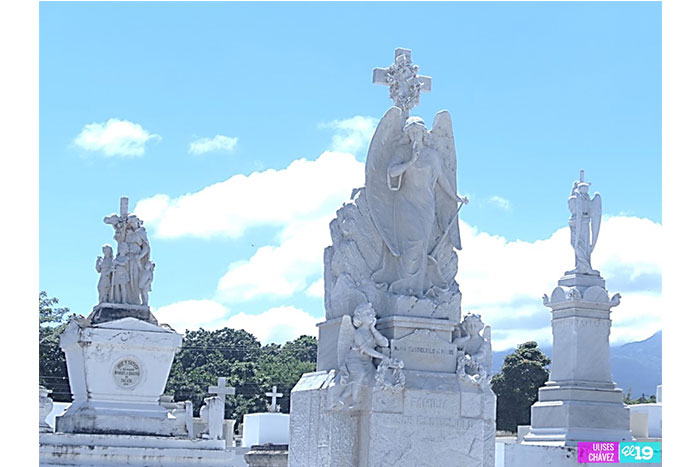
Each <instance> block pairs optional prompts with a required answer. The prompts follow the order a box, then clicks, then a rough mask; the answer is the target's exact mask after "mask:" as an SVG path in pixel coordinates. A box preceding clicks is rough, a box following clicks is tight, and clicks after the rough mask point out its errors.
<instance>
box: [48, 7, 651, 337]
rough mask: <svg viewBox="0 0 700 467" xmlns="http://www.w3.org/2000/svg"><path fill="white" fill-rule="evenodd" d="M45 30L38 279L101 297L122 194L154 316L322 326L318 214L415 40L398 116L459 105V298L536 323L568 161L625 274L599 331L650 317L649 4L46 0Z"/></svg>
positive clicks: (617, 274)
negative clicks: (146, 245)
mask: <svg viewBox="0 0 700 467" xmlns="http://www.w3.org/2000/svg"><path fill="white" fill-rule="evenodd" d="M39 34H40V36H39V39H40V50H39V53H40V56H39V65H40V75H39V96H40V104H39V105H40V116H39V124H40V141H39V149H40V166H39V170H40V172H39V177H40V211H39V221H40V226H39V227H40V231H39V232H40V233H39V240H40V273H39V280H40V287H41V289H42V290H46V291H47V292H48V293H49V294H50V295H52V296H57V297H59V298H60V300H61V304H63V305H65V306H69V307H70V308H71V310H72V311H75V312H80V313H83V314H87V313H89V312H90V310H91V308H92V306H93V305H94V304H95V303H96V299H97V295H96V288H95V286H96V283H97V274H96V272H95V271H94V261H95V257H96V256H97V255H98V254H100V247H101V245H102V244H103V243H106V242H110V241H112V231H111V228H110V227H109V226H107V225H105V224H103V223H102V218H103V217H104V216H105V215H108V214H110V213H112V212H115V211H117V210H118V203H119V197H120V196H129V198H130V199H131V205H132V207H133V206H139V207H138V208H137V212H138V213H139V215H141V216H142V217H143V218H144V219H145V220H146V227H147V229H148V232H149V238H150V241H151V245H152V249H153V259H154V261H155V262H156V264H157V267H156V271H155V280H154V284H153V293H152V296H151V297H152V299H151V304H152V306H153V307H154V309H155V310H156V314H157V316H158V317H159V319H161V320H162V321H165V322H170V323H171V324H173V325H175V326H176V328H178V330H180V331H183V330H184V327H190V328H191V327H194V326H199V325H203V326H209V327H216V326H218V325H224V324H225V325H233V326H243V327H247V328H249V330H251V331H252V332H255V333H256V334H257V335H258V336H259V337H260V338H261V339H263V340H285V339H286V338H289V337H293V334H294V333H298V332H302V331H303V330H306V329H309V327H310V326H311V331H310V332H313V328H312V324H310V323H313V322H315V321H320V320H321V319H322V317H323V302H322V299H321V298H319V294H318V287H319V282H318V281H319V279H320V278H321V273H322V254H323V248H324V247H325V246H326V245H327V244H328V243H329V242H330V237H329V236H328V238H326V237H325V236H324V235H327V227H325V226H327V223H328V221H330V219H331V217H332V215H333V212H334V210H335V209H337V207H339V206H340V203H341V202H342V201H343V200H344V199H345V198H347V197H348V196H349V194H350V193H349V191H350V189H351V188H352V187H354V186H359V185H361V184H362V183H363V180H362V178H361V176H358V174H359V173H361V167H362V162H363V161H364V157H365V152H366V144H367V141H368V138H369V137H371V132H372V129H373V125H374V124H376V121H377V120H378V119H379V118H381V116H382V115H383V113H384V112H385V111H386V110H387V109H388V107H389V105H390V103H391V102H390V100H389V99H388V90H387V89H386V88H385V87H382V86H377V85H373V84H372V83H371V76H372V68H374V67H377V66H382V67H384V66H388V65H389V64H390V63H391V62H392V61H393V51H394V48H395V47H407V48H410V49H412V51H413V58H414V62H415V63H416V64H418V65H419V66H420V67H421V68H420V71H421V73H422V74H426V75H429V76H432V78H433V90H432V91H431V92H430V93H428V94H425V95H423V96H422V98H421V105H420V106H418V107H417V108H416V109H414V112H413V113H414V114H418V115H421V116H423V117H424V118H425V119H426V121H427V122H428V123H429V124H430V122H432V119H433V117H434V115H435V113H436V112H437V111H439V110H442V109H448V110H449V111H450V113H451V115H452V120H453V124H454V132H455V140H456V145H457V154H458V186H459V191H460V192H461V193H463V194H467V195H469V197H470V199H471V200H472V202H471V203H470V205H469V206H468V207H466V208H465V209H463V210H462V213H461V221H462V222H463V223H464V225H465V227H464V228H463V244H465V249H464V251H463V252H462V253H461V255H460V268H461V270H462V271H463V272H462V276H458V280H459V281H460V284H461V285H462V290H463V294H464V298H463V307H464V308H465V310H466V309H470V310H475V311H479V312H481V313H482V314H483V315H484V317H485V321H487V322H489V323H491V324H492V325H493V327H494V340H495V341H496V342H495V343H496V344H497V345H496V346H497V347H498V345H500V346H507V345H512V344H514V343H517V342H523V341H525V340H530V339H535V340H540V341H544V340H546V339H547V336H548V335H549V331H548V329H549V314H548V313H549V312H548V310H547V309H546V308H544V307H543V306H541V302H540V301H539V297H541V295H542V294H543V293H549V292H550V291H551V288H552V287H553V286H554V285H555V283H556V280H557V278H558V277H559V276H560V275H561V274H562V273H563V271H564V270H565V269H567V268H570V267H571V265H570V264H569V263H570V262H571V261H573V254H572V253H571V249H570V247H569V246H568V243H567V242H568V239H567V238H566V237H567V232H566V231H565V230H562V229H564V227H565V226H566V222H567V218H568V210H567V208H566V198H567V196H568V194H569V191H570V187H571V182H572V180H574V179H575V178H576V177H577V176H578V171H579V169H582V168H583V169H585V170H586V174H587V178H588V179H590V180H591V181H592V182H593V185H592V191H599V192H600V193H601V194H602V196H603V210H604V214H605V215H606V216H607V218H608V222H607V223H606V224H604V226H603V230H602V231H601V240H600V244H599V246H598V247H597V250H596V252H594V258H593V265H594V267H596V268H598V269H600V270H601V272H602V273H603V275H604V276H605V277H606V278H607V279H608V288H609V289H610V290H611V291H613V292H617V291H620V292H622V295H623V304H621V305H620V307H619V308H616V309H615V310H616V311H614V314H613V320H614V323H615V324H614V328H613V335H612V337H613V340H614V341H616V342H618V343H619V342H624V341H627V340H637V339H641V338H645V337H648V336H649V335H651V334H652V333H653V332H654V331H655V330H657V329H659V328H660V327H661V316H660V311H659V310H660V308H661V307H660V306H658V303H659V302H658V300H659V298H660V286H661V275H660V259H659V258H660V252H658V251H655V250H653V247H652V248H651V250H653V251H650V248H649V246H648V245H649V244H650V242H652V243H653V240H655V239H656V238H657V236H658V235H660V222H661V7H660V4H658V3H651V2H640V3H634V2H622V3H603V2H591V3H563V4H560V3H550V2H543V3H500V2H499V3H483V4H482V3H459V4H455V3H449V4H448V3H429V4H427V3H426V4H423V3H410V4H409V3H391V4H389V3H386V4H385V3H376V4H374V3H373V4H365V3H354V4H343V3H336V4H326V3H320V4H319V3H313V4H311V3H309V4H277V3H262V4H260V3H258V4H253V3H251V4H247V3H233V4H222V3H210V4H208V3H197V4H189V3H176V4H170V3H160V2H159V3H136V4H132V3H118V4H117V3H114V4H111V3H101V4H91V3H43V4H41V6H40V30H39ZM110 121H111V124H110V123H109V122H110ZM119 122H121V123H119ZM115 125H116V126H115ZM110 131H112V133H110ZM95 133H98V135H97V136H99V135H100V134H101V137H102V139H100V138H99V137H98V138H97V139H90V138H91V137H95ZM81 135H82V137H81ZM109 135H112V139H110V138H109ZM114 135H116V136H114ZM217 135H219V136H222V137H225V138H219V139H218V140H214V138H215V137H216V136H217ZM115 138H116V139H115ZM203 139H205V140H207V141H209V142H208V143H207V144H208V147H216V142H217V141H218V142H219V143H221V144H219V146H218V147H219V149H217V150H212V151H209V152H204V153H201V154H195V153H194V151H192V150H191V145H192V144H193V143H197V142H199V143H202V144H204V143H203ZM119 142H121V143H122V145H121V146H120V145H119V144H117V143H119ZM126 143H128V144H129V145H128V146H124V144H126ZM115 144H116V146H115ZM125 147H126V149H125ZM199 147H206V145H205V146H202V145H201V144H200V146H199ZM139 152H142V154H139ZM108 153H112V154H111V155H108ZM125 153H126V154H125ZM322 154H323V155H322ZM301 159H305V161H300V160H301ZM255 172H257V174H254V173H255ZM212 192H213V193H214V194H213V195H212V194H211V193H212ZM177 206H180V208H179V209H176V207H177ZM182 206H186V207H182ZM324 242H325V243H324ZM266 268H267V269H266ZM266 272H269V274H268V275H266ZM260 281H264V282H265V283H266V285H267V288H266V287H261V286H260ZM632 310H634V314H635V316H634V319H633V316H632ZM256 317H257V318H256ZM514 317H515V318H517V319H513V318H514ZM616 318H617V321H615V319H616ZM285 320H291V322H289V323H286V325H285V322H286V321H285ZM270 322H279V323H281V324H280V326H282V327H281V328H280V329H270V328H271V327H272V326H270ZM295 326H296V327H295ZM616 326H617V328H616ZM616 331H617V334H616Z"/></svg>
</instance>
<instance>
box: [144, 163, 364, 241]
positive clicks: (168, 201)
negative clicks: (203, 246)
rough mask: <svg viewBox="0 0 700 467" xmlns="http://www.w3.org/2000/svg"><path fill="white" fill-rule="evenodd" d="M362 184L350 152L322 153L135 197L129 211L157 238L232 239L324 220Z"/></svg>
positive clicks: (361, 170) (358, 165)
mask: <svg viewBox="0 0 700 467" xmlns="http://www.w3.org/2000/svg"><path fill="white" fill-rule="evenodd" d="M363 183H364V166H363V164H362V163H360V162H358V161H357V160H356V159H355V158H354V157H353V156H352V155H351V154H347V153H339V152H324V153H323V154H321V156H319V158H318V159H316V160H313V161H309V160H306V159H298V160H295V161H294V162H292V163H291V164H290V165H289V166H288V167H287V168H285V169H282V170H272V169H270V170H266V171H264V172H253V173H252V174H250V175H240V174H239V175H234V176H233V177H231V178H229V179H228V180H225V181H223V182H220V183H216V184H214V185H210V186H207V187H205V188H204V189H202V190H200V191H198V192H196V193H190V194H186V195H183V196H180V197H177V198H170V197H169V196H167V195H163V194H161V195H156V196H154V197H152V198H147V199H145V200H141V201H139V202H138V203H137V205H136V208H135V209H134V212H136V214H137V215H138V216H139V217H141V218H142V219H143V220H144V222H145V223H146V225H147V227H148V228H149V231H150V232H153V235H155V236H157V237H163V238H175V237H182V236H193V237H202V238H208V237H211V236H225V237H230V238H238V237H240V236H241V235H242V234H243V233H244V232H245V231H246V229H249V228H251V227H259V226H279V227H280V228H294V227H293V226H294V225H295V224H297V223H300V222H308V221H313V220H316V219H319V218H320V217H324V218H328V217H329V216H330V215H332V213H333V212H335V210H336V209H337V208H338V207H339V206H340V205H341V203H342V202H343V201H345V200H347V199H348V198H349V196H350V193H351V191H352V189H353V188H355V187H358V186H361V185H362V184H363ZM328 221H330V218H328Z"/></svg>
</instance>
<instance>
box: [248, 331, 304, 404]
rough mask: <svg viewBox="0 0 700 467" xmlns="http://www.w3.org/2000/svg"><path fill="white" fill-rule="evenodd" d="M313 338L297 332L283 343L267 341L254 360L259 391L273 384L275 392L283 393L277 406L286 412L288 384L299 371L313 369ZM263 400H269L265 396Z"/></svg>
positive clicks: (291, 384) (289, 392)
mask: <svg viewBox="0 0 700 467" xmlns="http://www.w3.org/2000/svg"><path fill="white" fill-rule="evenodd" d="M316 350H317V342H316V338H315V337H311V336H301V337H298V338H296V339H295V340H293V341H289V342H287V343H286V344H284V345H283V346H279V345H277V344H268V345H266V346H265V347H263V353H262V355H261V357H260V359H259V361H258V363H259V365H258V370H259V376H260V381H261V384H262V385H263V387H264V389H265V390H264V391H263V392H269V391H271V390H272V386H277V392H281V393H282V394H284V397H282V398H281V399H278V403H279V405H280V410H281V411H282V412H284V413H289V403H290V395H291V392H292V388H293V387H294V385H295V384H296V383H297V381H299V378H301V375H303V374H304V373H308V372H311V371H315V370H316ZM265 404H266V405H267V404H269V399H266V402H265Z"/></svg>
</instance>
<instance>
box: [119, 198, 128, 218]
mask: <svg viewBox="0 0 700 467" xmlns="http://www.w3.org/2000/svg"><path fill="white" fill-rule="evenodd" d="M128 215H129V198H127V197H126V196H122V197H121V199H120V200H119V217H126V216H128Z"/></svg>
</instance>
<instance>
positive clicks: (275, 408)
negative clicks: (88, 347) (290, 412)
mask: <svg viewBox="0 0 700 467" xmlns="http://www.w3.org/2000/svg"><path fill="white" fill-rule="evenodd" d="M265 395H266V396H267V397H271V398H272V403H271V404H270V407H269V409H268V410H269V411H270V412H279V410H280V408H279V406H278V405H277V398H278V397H284V396H283V395H282V393H281V392H277V386H272V392H266V393H265Z"/></svg>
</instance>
